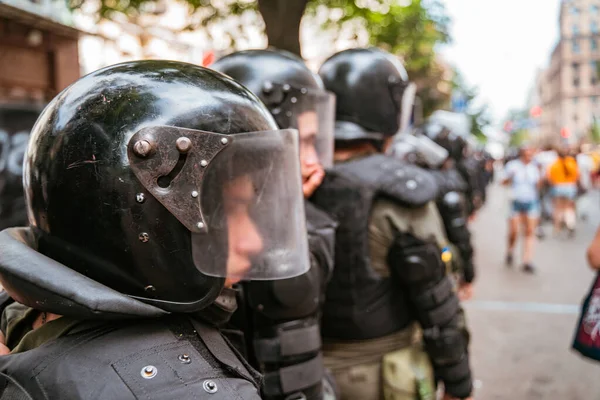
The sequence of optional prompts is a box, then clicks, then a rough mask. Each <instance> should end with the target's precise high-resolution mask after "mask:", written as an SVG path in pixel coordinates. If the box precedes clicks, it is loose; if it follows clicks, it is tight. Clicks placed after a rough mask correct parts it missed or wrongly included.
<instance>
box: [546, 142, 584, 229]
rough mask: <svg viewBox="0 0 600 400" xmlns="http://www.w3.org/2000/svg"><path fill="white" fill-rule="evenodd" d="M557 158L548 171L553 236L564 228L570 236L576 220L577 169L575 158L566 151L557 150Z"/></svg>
mask: <svg viewBox="0 0 600 400" xmlns="http://www.w3.org/2000/svg"><path fill="white" fill-rule="evenodd" d="M557 152H558V158H557V159H556V161H555V162H554V163H552V165H551V166H550V168H549V169H548V174H547V177H548V181H549V182H550V185H551V186H552V189H551V193H552V208H553V221H554V234H555V235H557V234H558V233H559V232H560V231H561V230H562V228H563V226H565V227H566V228H567V229H568V230H569V234H570V235H571V236H572V235H573V234H574V233H575V225H576V223H577V218H576V214H575V198H576V196H577V181H578V180H579V168H578V167H577V161H575V158H573V157H571V156H569V153H568V149H566V148H560V149H558V151H557Z"/></svg>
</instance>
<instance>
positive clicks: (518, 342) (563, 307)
mask: <svg viewBox="0 0 600 400" xmlns="http://www.w3.org/2000/svg"><path fill="white" fill-rule="evenodd" d="M507 195H508V191H507V190H506V189H504V188H502V187H500V186H498V185H494V186H491V187H490V189H489V193H488V203H487V204H486V206H485V209H484V210H482V211H481V212H480V214H479V215H478V218H477V220H476V221H475V222H474V223H473V235H474V238H475V239H474V240H475V246H476V247H475V248H476V251H477V265H478V267H479V270H478V277H479V278H478V280H477V285H476V287H475V296H474V298H473V300H471V301H470V302H467V303H466V304H465V308H466V310H467V314H468V315H467V316H468V318H469V324H470V327H471V330H472V342H471V352H472V360H473V361H472V362H473V369H474V374H475V379H476V387H477V391H476V393H475V398H476V399H477V400H496V399H498V400H499V399H512V400H529V399H532V400H534V399H557V400H558V399H561V400H576V399H579V400H584V399H585V400H588V399H599V398H600V379H599V378H598V377H599V376H600V363H599V364H594V363H592V362H588V361H587V360H585V359H583V358H582V357H581V356H579V355H578V354H577V353H575V352H573V351H572V350H570V346H571V341H572V336H573V332H574V329H575V324H576V321H577V318H578V308H579V304H580V302H581V300H582V298H583V296H584V295H585V294H586V293H587V290H588V289H589V286H590V285H591V282H592V279H593V273H592V272H591V270H590V269H589V268H588V266H587V264H586V261H585V250H586V248H587V245H588V244H589V242H590V240H591V239H592V237H593V235H594V232H595V229H596V227H597V225H598V223H599V222H600V209H598V207H594V206H595V205H597V204H600V197H599V196H598V194H597V193H593V194H591V195H592V196H594V197H593V201H592V205H593V207H592V208H593V209H592V210H591V214H590V218H589V220H588V222H580V223H579V226H578V232H577V236H576V238H574V239H566V238H552V235H551V227H550V225H547V226H546V227H545V228H546V231H547V233H548V234H547V237H546V239H545V240H543V241H541V242H540V243H539V245H538V247H537V248H536V256H535V265H536V266H537V267H538V273H537V274H536V275H533V276H531V275H527V274H524V273H523V272H522V271H521V269H520V265H519V263H518V261H519V258H520V257H519V256H518V255H519V253H515V266H514V267H512V269H510V268H508V267H506V266H505V265H504V256H505V248H506V231H507V229H506V216H507V206H508V203H507V202H508V199H507Z"/></svg>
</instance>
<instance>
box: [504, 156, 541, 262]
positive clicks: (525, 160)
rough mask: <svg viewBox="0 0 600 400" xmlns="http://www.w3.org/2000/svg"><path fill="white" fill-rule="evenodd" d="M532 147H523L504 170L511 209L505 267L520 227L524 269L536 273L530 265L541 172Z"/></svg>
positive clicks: (538, 214) (511, 257)
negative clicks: (509, 192) (522, 239)
mask: <svg viewBox="0 0 600 400" xmlns="http://www.w3.org/2000/svg"><path fill="white" fill-rule="evenodd" d="M534 152H535V150H534V149H533V148H532V147H528V146H526V147H522V148H521V149H520V151H519V158H518V159H517V160H513V161H510V162H508V164H506V167H505V177H504V180H503V184H504V185H510V186H511V208H510V219H509V234H508V249H507V253H506V264H507V265H508V266H512V264H513V251H514V248H515V244H516V242H517V237H518V232H519V226H521V227H522V228H523V231H524V237H525V243H524V247H523V259H522V261H523V270H524V271H525V272H528V273H533V272H535V268H534V267H533V264H532V258H533V246H534V243H535V229H536V227H537V224H538V221H539V217H540V202H539V187H540V181H541V176H540V171H539V169H538V166H537V165H536V164H534V163H533V162H532V161H533V155H534Z"/></svg>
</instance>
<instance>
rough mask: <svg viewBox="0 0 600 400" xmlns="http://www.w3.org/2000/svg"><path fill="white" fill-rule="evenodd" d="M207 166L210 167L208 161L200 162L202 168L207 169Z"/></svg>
mask: <svg viewBox="0 0 600 400" xmlns="http://www.w3.org/2000/svg"><path fill="white" fill-rule="evenodd" d="M207 165H208V161H206V160H202V161H200V166H201V167H206V166H207Z"/></svg>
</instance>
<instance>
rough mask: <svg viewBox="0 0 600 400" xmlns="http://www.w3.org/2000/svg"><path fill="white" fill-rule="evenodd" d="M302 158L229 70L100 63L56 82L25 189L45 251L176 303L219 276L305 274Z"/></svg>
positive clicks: (200, 292)
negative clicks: (60, 87) (62, 83)
mask: <svg viewBox="0 0 600 400" xmlns="http://www.w3.org/2000/svg"><path fill="white" fill-rule="evenodd" d="M297 158H298V142H297V133H296V132H295V131H294V130H278V128H277V125H276V124H275V121H273V119H272V117H271V115H270V114H269V112H268V110H267V109H266V108H265V107H264V105H263V104H262V103H261V102H260V101H259V100H258V99H257V98H256V97H255V96H254V95H253V94H252V93H250V92H249V91H248V90H247V89H245V88H244V87H242V86H241V85H240V84H238V83H237V82H235V81H233V80H231V79H230V78H227V77H225V76H223V75H222V74H219V73H217V72H214V71H211V70H209V69H205V68H202V67H198V66H194V65H190V64H184V63H179V62H172V61H136V62H129V63H123V64H118V65H114V66H110V67H107V68H104V69H101V70H99V71H96V72H94V73H92V74H89V75H87V76H85V77H83V78H81V79H80V80H78V81H77V82H75V83H74V84H72V85H71V86H70V87H68V88H67V89H65V90H64V91H63V92H61V93H60V94H59V95H58V96H57V97H56V98H55V99H54V100H53V101H52V102H51V103H50V104H49V105H48V106H47V107H46V109H45V110H44V112H43V113H42V115H41V116H40V118H39V119H38V121H37V123H36V125H35V126H34V128H33V131H32V133H31V139H30V143H29V149H28V151H27V154H26V157H25V170H24V185H25V191H26V195H27V205H28V207H29V209H28V213H29V220H30V223H31V225H32V230H33V232H34V234H35V236H36V239H37V243H38V251H39V252H40V253H42V254H44V255H46V256H48V257H50V258H52V259H54V260H56V261H58V262H60V263H62V264H64V265H65V266H66V267H68V268H70V269H72V270H74V271H76V272H78V273H81V274H84V275H86V276H88V277H89V278H91V279H93V280H95V281H97V282H100V283H101V284H103V285H105V286H108V287H110V288H112V289H114V290H116V291H118V292H120V293H123V294H126V295H129V296H132V297H134V298H137V299H140V300H142V301H144V302H146V303H149V304H152V305H155V306H158V307H160V308H162V309H163V310H166V311H171V312H194V311H197V310H200V309H202V308H204V307H206V306H207V305H209V304H210V303H212V302H213V301H214V299H215V298H216V297H217V296H218V294H219V292H220V290H221V288H222V287H223V285H224V279H223V278H227V279H229V281H230V283H234V282H236V281H238V280H241V279H246V278H247V279H275V278H287V277H291V276H296V275H299V274H301V273H304V272H305V271H306V270H307V269H308V260H307V256H306V254H307V243H306V238H305V236H306V235H305V231H306V227H305V216H304V209H303V204H302V190H301V183H300V179H299V175H300V173H299V168H298V165H297V164H298V163H297ZM282 215H285V218H281V216H282ZM278 219H279V220H280V221H278ZM2 283H4V282H2ZM10 286H11V288H12V291H13V292H14V291H19V287H18V285H14V284H11V285H10ZM73 290H76V288H73ZM23 291H25V289H23ZM17 295H21V296H23V295H25V296H26V295H27V294H26V293H17ZM29 297H31V296H29Z"/></svg>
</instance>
